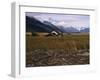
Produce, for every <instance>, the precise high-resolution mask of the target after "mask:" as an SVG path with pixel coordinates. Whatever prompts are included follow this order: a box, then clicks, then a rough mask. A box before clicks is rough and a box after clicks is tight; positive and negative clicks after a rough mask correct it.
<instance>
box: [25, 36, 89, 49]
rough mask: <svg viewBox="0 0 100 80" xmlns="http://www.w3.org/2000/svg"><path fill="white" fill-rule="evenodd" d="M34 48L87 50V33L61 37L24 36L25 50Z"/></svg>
mask: <svg viewBox="0 0 100 80" xmlns="http://www.w3.org/2000/svg"><path fill="white" fill-rule="evenodd" d="M36 49H45V50H48V49H58V50H59V49H64V50H70V51H72V50H81V49H87V50H89V35H67V36H63V37H52V36H50V37H40V36H36V37H32V36H26V50H27V51H33V50H36Z"/></svg>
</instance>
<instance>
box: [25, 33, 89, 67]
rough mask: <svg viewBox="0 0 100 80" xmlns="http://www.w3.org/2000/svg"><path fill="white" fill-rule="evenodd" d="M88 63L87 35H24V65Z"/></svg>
mask: <svg viewBox="0 0 100 80" xmlns="http://www.w3.org/2000/svg"><path fill="white" fill-rule="evenodd" d="M77 64H89V35H66V36H62V37H53V36H49V37H45V36H35V37H33V36H26V66H27V67H32V66H53V65H77Z"/></svg>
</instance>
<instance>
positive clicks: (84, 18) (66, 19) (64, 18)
mask: <svg viewBox="0 0 100 80" xmlns="http://www.w3.org/2000/svg"><path fill="white" fill-rule="evenodd" d="M26 16H30V17H34V18H36V19H38V20H40V21H41V22H43V21H49V22H51V23H53V24H55V25H58V26H64V27H75V28H77V29H80V28H82V27H90V23H89V21H90V16H89V15H75V14H58V13H57V14H54V13H53V14H51V13H34V12H26Z"/></svg>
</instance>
